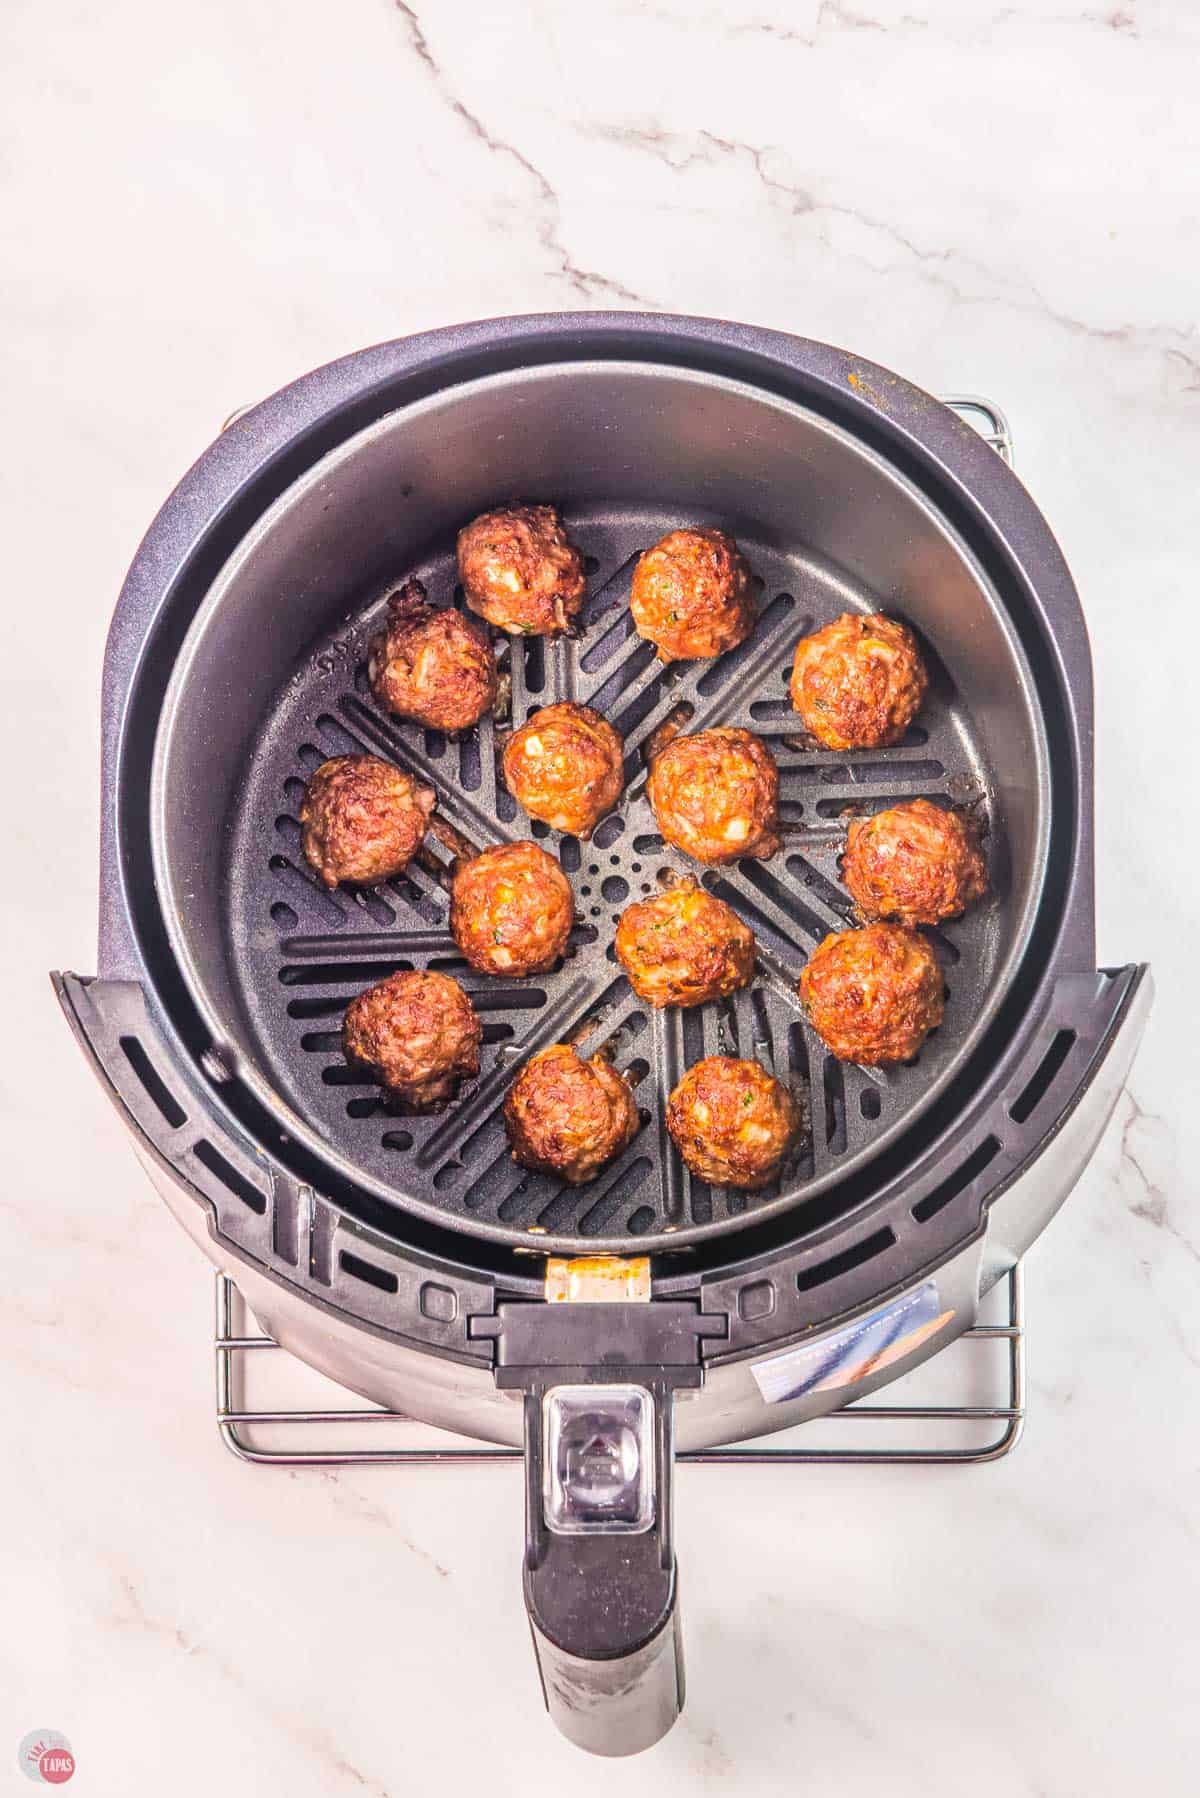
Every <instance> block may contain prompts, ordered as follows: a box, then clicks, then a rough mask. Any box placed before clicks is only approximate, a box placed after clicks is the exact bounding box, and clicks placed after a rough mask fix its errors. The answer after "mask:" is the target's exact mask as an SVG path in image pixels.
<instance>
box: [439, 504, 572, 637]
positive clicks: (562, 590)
mask: <svg viewBox="0 0 1200 1798" xmlns="http://www.w3.org/2000/svg"><path fill="white" fill-rule="evenodd" d="M458 574H459V579H460V580H461V581H462V584H463V591H464V593H465V594H466V596H467V604H468V605H469V606H470V608H471V610H472V611H473V612H478V613H479V614H480V616H481V617H483V618H486V619H487V621H488V623H489V624H494V625H495V626H496V627H497V629H498V630H502V631H514V632H516V634H517V635H518V636H525V637H544V636H548V635H551V634H553V633H555V632H558V631H565V630H566V628H567V626H568V625H569V624H570V623H571V621H572V619H573V618H575V617H576V615H577V614H578V612H579V608H580V606H581V605H582V604H583V589H584V578H583V557H582V556H581V555H580V553H579V551H578V550H577V549H576V548H575V545H574V544H573V543H572V542H571V541H570V539H569V538H568V536H567V533H566V532H565V531H564V530H563V527H562V520H561V519H560V517H559V515H558V510H557V508H556V507H554V506H500V507H499V508H498V509H497V510H496V511H495V512H484V513H483V514H482V515H481V516H480V517H479V518H475V519H473V520H472V521H471V523H470V524H468V525H464V527H463V529H462V530H461V531H460V532H459V533H458Z"/></svg>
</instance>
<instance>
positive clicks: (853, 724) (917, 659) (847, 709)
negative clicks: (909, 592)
mask: <svg viewBox="0 0 1200 1798" xmlns="http://www.w3.org/2000/svg"><path fill="white" fill-rule="evenodd" d="M928 684H929V677H928V675H927V674H926V672H925V664H924V662H923V661H922V660H921V652H920V650H919V649H918V648H917V641H916V638H915V637H914V636H913V634H912V632H911V631H910V630H909V629H908V626H907V625H904V624H900V623H899V622H898V621H897V620H896V619H895V618H885V617H884V615H883V613H882V612H873V613H871V614H870V615H869V616H867V617H864V616H863V615H862V614H861V613H859V612H843V613H842V615H841V617H840V618H835V619H834V621H833V623H832V624H827V625H826V626H825V629H824V630H821V631H816V632H815V633H814V634H813V635H812V636H811V637H801V639H800V641H799V643H797V645H796V660H795V662H794V664H793V666H792V686H791V693H792V704H793V705H794V706H795V708H796V710H797V711H798V712H799V714H800V716H801V717H802V718H803V720H804V724H805V728H806V729H807V730H809V731H811V733H812V735H813V736H814V737H815V738H816V739H817V741H818V743H823V744H824V745H825V747H826V749H883V748H885V747H886V746H887V745H888V744H889V743H898V742H899V741H900V739H901V737H902V736H903V735H904V733H905V731H906V730H907V729H908V727H909V725H910V724H911V723H912V721H913V719H914V718H915V717H916V715H917V713H918V712H919V711H920V709H921V702H922V700H923V699H924V698H925V689H926V687H927V686H928Z"/></svg>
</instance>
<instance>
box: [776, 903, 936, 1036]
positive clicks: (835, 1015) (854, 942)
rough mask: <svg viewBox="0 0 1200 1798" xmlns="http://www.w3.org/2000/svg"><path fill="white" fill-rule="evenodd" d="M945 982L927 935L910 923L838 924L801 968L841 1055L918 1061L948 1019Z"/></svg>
mask: <svg viewBox="0 0 1200 1798" xmlns="http://www.w3.org/2000/svg"><path fill="white" fill-rule="evenodd" d="M945 991H946V987H945V982H944V980H943V979H942V970H941V969H940V968H939V967H938V964H937V960H936V958H935V956H934V953H933V950H932V949H931V948H930V946H929V944H928V943H927V942H926V940H925V938H924V937H923V936H920V935H919V934H918V933H917V932H916V931H915V930H909V929H908V928H907V926H905V925H903V924H868V925H867V927H866V929H865V930H838V931H835V932H834V933H833V935H832V936H827V937H826V938H825V940H824V942H823V943H821V944H819V946H818V947H817V948H816V949H814V951H813V953H812V955H811V956H810V957H809V959H808V961H807V962H806V964H805V966H804V968H803V969H802V971H801V974H800V997H801V998H802V999H803V1001H804V1003H805V1005H806V1007H807V1008H808V1016H809V1020H810V1022H811V1023H812V1027H813V1029H814V1030H815V1031H816V1033H817V1035H818V1036H819V1037H820V1038H821V1040H822V1042H823V1043H824V1044H825V1046H826V1048H828V1049H831V1050H832V1052H833V1053H834V1054H835V1055H836V1056H837V1058H838V1060H839V1061H857V1062H859V1063H861V1064H862V1066H864V1067H876V1066H878V1065H879V1064H880V1063H882V1062H889V1061H911V1059H912V1057H913V1056H914V1055H915V1054H916V1052H917V1050H918V1049H919V1048H920V1047H921V1044H922V1043H923V1042H924V1040H925V1038H926V1037H927V1036H928V1034H929V1032H930V1031H931V1030H933V1029H934V1028H935V1027H936V1026H937V1025H938V1024H940V1023H941V1021H942V1012H943V1010H944V1008H945V1002H946V1001H945Z"/></svg>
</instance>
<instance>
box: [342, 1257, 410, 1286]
mask: <svg viewBox="0 0 1200 1798" xmlns="http://www.w3.org/2000/svg"><path fill="white" fill-rule="evenodd" d="M338 1266H339V1267H340V1268H341V1270H342V1272H343V1273H347V1274H350V1275H352V1277H353V1278H354V1279H356V1280H362V1281H363V1282H364V1284H366V1285H367V1286H376V1287H378V1289H379V1291H380V1292H397V1291H398V1290H399V1287H400V1282H399V1281H398V1280H397V1278H396V1276H395V1274H389V1273H388V1271H387V1269H386V1268H385V1267H376V1266H375V1263H374V1262H373V1261H360V1260H359V1258H358V1256H357V1255H351V1254H350V1253H349V1252H348V1251H347V1250H346V1249H343V1250H342V1251H341V1253H340V1254H339V1255H338Z"/></svg>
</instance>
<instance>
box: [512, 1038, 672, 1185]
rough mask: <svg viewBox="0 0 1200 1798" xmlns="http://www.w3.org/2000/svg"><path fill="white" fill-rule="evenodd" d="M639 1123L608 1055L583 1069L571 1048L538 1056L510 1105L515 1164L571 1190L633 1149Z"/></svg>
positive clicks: (514, 1088)
mask: <svg viewBox="0 0 1200 1798" xmlns="http://www.w3.org/2000/svg"><path fill="white" fill-rule="evenodd" d="M639 1121H640V1120H639V1118H638V1111H637V1106H636V1105H635V1104H634V1102H633V1094H632V1093H631V1092H630V1090H629V1086H628V1084H627V1083H626V1081H625V1080H624V1078H623V1077H622V1076H621V1075H620V1074H618V1072H617V1070H616V1069H615V1068H614V1067H613V1066H612V1064H611V1063H610V1062H608V1061H606V1060H605V1058H604V1056H603V1055H593V1056H592V1058H591V1060H590V1061H581V1060H580V1058H579V1056H578V1055H577V1054H576V1053H575V1050H574V1049H573V1048H572V1047H571V1046H570V1044H569V1043H554V1044H552V1046H551V1047H550V1048H549V1049H542V1050H541V1051H540V1052H539V1053H538V1054H537V1055H533V1056H531V1057H530V1059H529V1060H528V1061H527V1062H526V1063H525V1066H524V1067H523V1068H522V1069H521V1071H520V1073H519V1074H518V1075H517V1077H516V1079H515V1080H514V1081H513V1083H512V1086H511V1087H510V1088H509V1093H508V1097H507V1099H506V1100H505V1101H504V1127H505V1129H506V1130H507V1131H508V1140H509V1142H510V1143H511V1144H512V1153H513V1160H514V1161H518V1162H520V1164H521V1166H522V1167H528V1168H532V1169H533V1171H534V1172H535V1173H538V1174H557V1175H558V1176H559V1177H560V1178H561V1179H563V1180H566V1181H567V1182H568V1184H569V1185H571V1186H583V1185H585V1184H586V1182H587V1181H588V1180H594V1179H595V1177H596V1175H597V1174H598V1173H599V1172H600V1169H601V1168H602V1167H604V1166H606V1165H607V1163H608V1162H610V1161H612V1160H613V1159H614V1157H616V1156H617V1155H619V1154H620V1153H621V1151H622V1149H624V1148H627V1147H628V1145H629V1144H630V1143H631V1142H632V1141H633V1139H634V1137H635V1136H636V1135H637V1132H638V1124H639Z"/></svg>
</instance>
